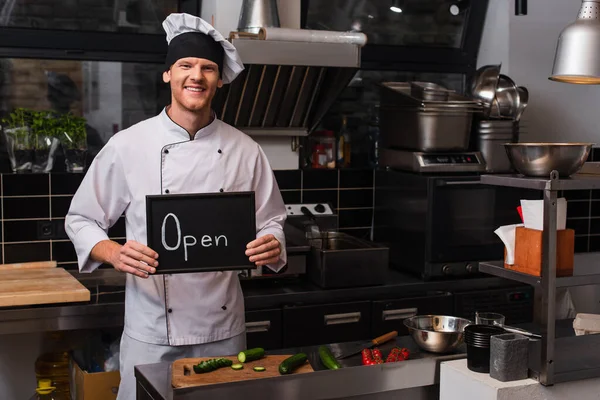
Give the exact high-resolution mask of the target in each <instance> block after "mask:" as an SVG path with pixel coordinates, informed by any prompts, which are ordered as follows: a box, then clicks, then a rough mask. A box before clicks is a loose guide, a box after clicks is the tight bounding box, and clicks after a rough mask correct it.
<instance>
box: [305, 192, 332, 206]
mask: <svg viewBox="0 0 600 400" xmlns="http://www.w3.org/2000/svg"><path fill="white" fill-rule="evenodd" d="M302 196H303V199H302V202H303V203H329V204H331V206H332V207H333V208H337V204H338V191H337V190H304V191H303V192H302Z"/></svg>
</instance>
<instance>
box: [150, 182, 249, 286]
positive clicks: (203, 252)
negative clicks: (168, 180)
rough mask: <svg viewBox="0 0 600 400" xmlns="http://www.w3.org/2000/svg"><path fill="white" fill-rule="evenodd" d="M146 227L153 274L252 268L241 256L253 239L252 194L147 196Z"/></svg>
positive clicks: (243, 256) (245, 258)
mask: <svg viewBox="0 0 600 400" xmlns="http://www.w3.org/2000/svg"><path fill="white" fill-rule="evenodd" d="M146 229H147V243H148V247H150V248H151V249H153V250H154V251H156V252H157V253H158V254H159V258H158V263H159V265H158V268H156V274H175V273H184V272H209V271H231V270H247V269H255V268H256V265H255V264H254V263H252V262H250V260H249V259H248V256H246V254H245V251H246V244H248V243H249V242H250V241H252V240H254V239H256V209H255V199H254V192H229V193H199V194H165V195H147V196H146ZM234 247H235V249H233V250H232V248H234ZM238 248H239V251H238Z"/></svg>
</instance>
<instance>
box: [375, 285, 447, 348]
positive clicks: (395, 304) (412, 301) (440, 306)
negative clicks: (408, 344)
mask: <svg viewBox="0 0 600 400" xmlns="http://www.w3.org/2000/svg"><path fill="white" fill-rule="evenodd" d="M453 313H454V303H453V300H452V294H451V293H446V292H436V293H431V294H427V295H423V296H420V297H407V298H405V299H393V300H384V301H374V302H373V313H372V315H373V321H372V329H373V331H372V336H373V337H376V336H379V335H382V334H384V333H387V332H390V331H398V335H400V336H402V335H408V330H407V329H406V327H405V326H404V320H405V319H406V318H410V317H413V316H415V315H424V314H437V315H453Z"/></svg>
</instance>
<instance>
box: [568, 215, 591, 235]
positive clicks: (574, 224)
mask: <svg viewBox="0 0 600 400" xmlns="http://www.w3.org/2000/svg"><path fill="white" fill-rule="evenodd" d="M589 224H590V220H589V218H582V219H569V218H567V228H569V229H574V230H575V234H576V235H587V234H589V233H590V231H589V229H590V228H589Z"/></svg>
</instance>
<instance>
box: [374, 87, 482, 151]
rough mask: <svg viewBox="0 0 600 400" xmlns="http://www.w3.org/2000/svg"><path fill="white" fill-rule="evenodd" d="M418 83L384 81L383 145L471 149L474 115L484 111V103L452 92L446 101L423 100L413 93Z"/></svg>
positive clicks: (410, 147)
mask: <svg viewBox="0 0 600 400" xmlns="http://www.w3.org/2000/svg"><path fill="white" fill-rule="evenodd" d="M418 84H419V85H423V83H422V82H419V83H418ZM416 86H418V85H416V84H414V85H412V87H411V84H410V83H405V82H384V83H382V84H381V107H380V132H381V146H382V147H387V148H397V149H405V150H412V151H423V152H435V151H465V150H467V149H468V148H469V141H470V133H471V127H472V121H473V115H474V114H475V113H479V112H481V110H482V107H481V105H480V104H479V103H478V102H477V101H475V100H473V99H470V98H467V97H464V96H461V95H460V94H458V93H455V92H452V91H447V92H446V94H447V100H445V101H440V100H427V99H423V98H422V97H417V96H416V95H415V93H414V92H413V90H412V88H414V87H416ZM434 87H435V88H437V90H440V89H439V87H438V86H434Z"/></svg>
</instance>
